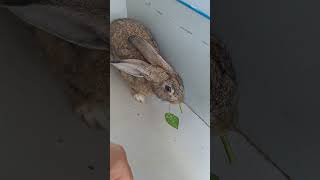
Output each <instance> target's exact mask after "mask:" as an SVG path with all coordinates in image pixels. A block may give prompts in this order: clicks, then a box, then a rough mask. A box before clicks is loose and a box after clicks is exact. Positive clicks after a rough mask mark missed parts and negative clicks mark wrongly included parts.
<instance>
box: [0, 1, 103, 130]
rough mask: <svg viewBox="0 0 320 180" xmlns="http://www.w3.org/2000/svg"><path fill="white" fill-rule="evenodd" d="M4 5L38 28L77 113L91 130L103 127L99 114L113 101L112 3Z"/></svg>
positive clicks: (20, 2)
mask: <svg viewBox="0 0 320 180" xmlns="http://www.w3.org/2000/svg"><path fill="white" fill-rule="evenodd" d="M0 5H2V6H4V7H6V8H8V9H9V10H10V11H11V12H13V13H14V14H15V15H17V16H18V17H19V18H21V19H22V20H23V21H25V22H26V23H27V24H29V25H32V26H33V29H34V32H35V37H36V38H37V39H39V42H40V43H41V44H42V46H43V48H44V50H45V52H46V55H47V59H48V60H49V62H50V64H51V65H52V66H53V69H54V70H55V72H57V75H59V76H60V78H62V79H63V80H64V82H65V84H66V92H67V93H68V95H69V96H70V98H71V101H72V105H73V109H74V110H75V111H76V112H79V113H80V115H81V116H82V117H83V119H84V120H85V122H86V123H87V125H88V126H89V127H95V128H100V127H101V124H100V123H98V122H97V118H96V117H95V113H94V112H95V110H96V108H98V106H101V105H103V106H104V105H108V103H109V97H108V95H109V86H108V85H109V60H108V59H109V56H108V54H109V40H108V37H109V33H108V29H109V28H108V27H109V22H108V18H107V17H108V16H107V14H108V11H107V1H105V0H29V1H20V0H8V1H2V2H1V3H0ZM105 109H107V108H105Z"/></svg>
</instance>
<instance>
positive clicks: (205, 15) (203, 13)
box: [177, 0, 210, 20]
mask: <svg viewBox="0 0 320 180" xmlns="http://www.w3.org/2000/svg"><path fill="white" fill-rule="evenodd" d="M177 1H178V2H179V3H181V4H183V5H185V6H187V7H188V8H190V9H192V10H193V11H195V12H196V13H198V14H200V15H202V16H203V17H205V18H207V19H209V20H210V16H209V15H208V14H206V13H205V12H203V11H201V10H200V9H197V8H196V7H194V6H192V5H190V4H188V3H187V2H185V1H183V0H177Z"/></svg>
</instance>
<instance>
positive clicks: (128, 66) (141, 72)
mask: <svg viewBox="0 0 320 180" xmlns="http://www.w3.org/2000/svg"><path fill="white" fill-rule="evenodd" d="M111 64H112V65H113V66H114V67H116V68H117V69H119V70H120V71H122V72H125V73H127V74H130V75H132V76H135V77H146V76H148V74H149V73H147V68H148V67H150V66H151V65H150V64H148V63H146V62H144V61H142V60H138V59H125V60H115V61H112V62H111Z"/></svg>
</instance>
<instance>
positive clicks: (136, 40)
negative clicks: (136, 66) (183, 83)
mask: <svg viewBox="0 0 320 180" xmlns="http://www.w3.org/2000/svg"><path fill="white" fill-rule="evenodd" d="M128 40H129V42H130V43H131V44H133V45H134V46H135V47H136V48H137V49H138V50H139V52H140V53H141V54H142V55H143V57H144V58H146V60H147V61H149V62H150V64H152V65H157V66H160V67H162V68H164V69H165V70H167V71H170V72H174V70H173V68H172V67H171V66H170V65H169V64H168V63H167V62H166V61H165V60H164V59H163V58H162V57H161V56H160V55H159V54H158V52H157V50H156V49H154V47H153V46H152V45H151V44H149V43H148V42H147V41H146V40H144V39H143V38H141V37H138V36H135V35H133V36H130V37H129V39H128Z"/></svg>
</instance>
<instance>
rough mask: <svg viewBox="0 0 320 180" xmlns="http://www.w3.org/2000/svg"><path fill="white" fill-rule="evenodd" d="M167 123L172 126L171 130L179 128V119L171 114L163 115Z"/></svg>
mask: <svg viewBox="0 0 320 180" xmlns="http://www.w3.org/2000/svg"><path fill="white" fill-rule="evenodd" d="M164 117H165V119H166V121H167V123H168V124H169V125H170V126H172V127H173V128H176V129H178V127H179V118H178V117H177V116H175V115H174V114H172V113H168V112H167V113H165V115H164Z"/></svg>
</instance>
